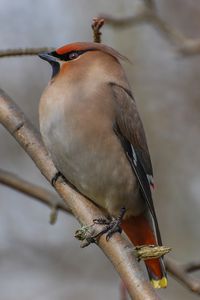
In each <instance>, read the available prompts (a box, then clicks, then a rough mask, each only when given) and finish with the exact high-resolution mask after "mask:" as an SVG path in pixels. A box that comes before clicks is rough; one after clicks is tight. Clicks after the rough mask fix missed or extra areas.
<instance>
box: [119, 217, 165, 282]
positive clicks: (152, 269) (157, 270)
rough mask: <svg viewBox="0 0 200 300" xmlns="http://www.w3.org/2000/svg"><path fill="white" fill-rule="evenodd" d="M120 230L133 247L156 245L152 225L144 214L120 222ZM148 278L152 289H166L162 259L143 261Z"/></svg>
mask: <svg viewBox="0 0 200 300" xmlns="http://www.w3.org/2000/svg"><path fill="white" fill-rule="evenodd" d="M121 226H122V229H123V230H124V232H125V233H126V235H127V236H128V238H129V239H130V240H131V242H132V243H133V244H134V245H135V246H139V245H157V244H158V242H157V238H156V233H155V231H154V229H153V224H151V221H150V220H149V217H148V216H147V215H146V214H141V215H139V216H136V217H130V218H128V219H125V220H123V221H122V224H121ZM145 265H146V268H147V271H148V274H149V278H150V280H151V283H152V285H153V287H154V288H165V287H167V277H166V271H165V266H164V262H163V258H157V259H149V260H145Z"/></svg>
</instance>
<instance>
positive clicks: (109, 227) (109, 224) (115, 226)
mask: <svg viewBox="0 0 200 300" xmlns="http://www.w3.org/2000/svg"><path fill="white" fill-rule="evenodd" d="M125 212H126V209H125V207H122V208H121V209H120V214H119V216H118V217H117V218H109V219H102V218H101V219H95V220H94V223H95V224H100V225H105V227H104V228H103V229H102V230H101V231H100V232H99V233H98V234H96V235H95V236H93V238H98V237H100V236H101V235H103V234H104V233H106V240H107V241H108V240H109V239H110V238H111V236H112V235H113V234H114V233H115V232H119V233H121V232H122V229H121V227H120V225H121V221H122V219H123V216H124V214H125Z"/></svg>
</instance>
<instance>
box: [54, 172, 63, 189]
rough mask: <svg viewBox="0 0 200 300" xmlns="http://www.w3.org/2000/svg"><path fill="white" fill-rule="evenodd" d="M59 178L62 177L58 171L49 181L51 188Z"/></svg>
mask: <svg viewBox="0 0 200 300" xmlns="http://www.w3.org/2000/svg"><path fill="white" fill-rule="evenodd" d="M59 177H64V176H63V175H62V173H61V172H60V171H58V172H57V173H56V174H55V175H54V176H53V178H52V179H51V184H52V186H54V185H55V183H56V181H57V180H58V178H59Z"/></svg>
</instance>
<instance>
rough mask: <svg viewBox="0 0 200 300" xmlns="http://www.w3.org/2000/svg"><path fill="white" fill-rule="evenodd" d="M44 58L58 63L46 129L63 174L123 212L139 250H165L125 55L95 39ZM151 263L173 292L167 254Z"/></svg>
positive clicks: (44, 107) (46, 101)
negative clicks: (149, 247) (157, 247)
mask: <svg viewBox="0 0 200 300" xmlns="http://www.w3.org/2000/svg"><path fill="white" fill-rule="evenodd" d="M39 57H40V58H41V59H43V60H46V61H47V62H48V63H50V64H51V66H52V77H51V80H50V81H49V83H48V85H47V87H46V88H45V90H44V92H43V93H42V96H41V99H40V104H39V123H40V131H41V135H42V138H43V141H44V144H45V146H46V148H47V149H48V151H49V153H50V155H51V157H52V160H53V162H54V164H55V166H56V167H57V168H58V170H59V172H60V174H62V175H63V176H64V177H65V178H66V179H67V181H68V182H69V183H70V184H72V185H73V186H74V187H75V188H76V189H77V190H78V191H79V192H80V193H82V194H83V195H85V196H86V197H87V198H89V199H90V200H91V201H92V202H94V203H95V204H96V205H97V206H99V207H101V208H102V209H104V211H105V212H106V213H107V214H108V215H109V216H111V217H112V218H118V216H119V214H120V212H121V216H123V217H122V220H121V228H122V229H123V230H124V232H125V234H126V235H127V236H128V238H129V239H130V240H131V242H132V243H133V244H134V245H152V244H153V245H160V246H161V245H162V240H161V235H160V231H159V227H158V221H157V217H156V213H155V209H154V204H153V197H152V189H153V187H154V181H153V170H152V163H151V159H150V154H149V150H148V146H147V140H146V136H145V131H144V127H143V123H142V121H141V118H140V115H139V112H138V109H137V107H136V102H135V99H134V97H133V94H132V92H131V88H130V84H129V82H128V79H127V77H126V74H125V71H124V68H123V66H122V61H126V60H127V59H126V57H124V56H123V55H121V54H120V53H119V52H118V51H116V50H114V49H113V48H111V47H109V46H107V45H104V44H100V43H92V42H74V43H71V44H67V45H64V46H62V47H59V48H57V49H56V50H54V51H51V52H44V53H40V54H39ZM111 231H112V230H111ZM109 237H110V236H109ZM145 265H146V268H147V271H148V275H149V278H150V280H151V283H152V285H153V286H154V287H155V288H163V287H166V286H167V275H166V270H165V265H164V261H163V257H161V258H157V259H149V260H146V261H145Z"/></svg>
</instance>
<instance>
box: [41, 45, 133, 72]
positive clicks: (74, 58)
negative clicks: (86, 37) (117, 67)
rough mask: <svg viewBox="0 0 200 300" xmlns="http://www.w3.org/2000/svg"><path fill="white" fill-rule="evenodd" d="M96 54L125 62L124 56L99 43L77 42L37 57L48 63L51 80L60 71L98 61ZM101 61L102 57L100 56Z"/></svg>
mask: <svg viewBox="0 0 200 300" xmlns="http://www.w3.org/2000/svg"><path fill="white" fill-rule="evenodd" d="M98 53H101V54H102V53H103V54H105V55H106V56H107V57H108V56H110V57H112V58H114V59H115V60H117V61H118V60H119V59H123V60H127V59H126V58H125V57H124V56H122V55H121V54H119V53H118V52H117V51H116V50H114V49H113V48H111V47H108V46H106V45H103V44H99V43H86V42H77V43H73V44H68V45H65V46H63V47H61V48H58V49H56V50H55V51H52V52H44V53H40V54H39V57H40V58H41V59H44V60H46V61H48V62H49V63H50V64H51V66H52V69H53V73H52V78H53V77H55V76H56V75H57V74H59V72H60V71H61V69H62V68H63V67H64V68H65V69H66V67H67V69H68V70H69V69H72V67H73V68H74V67H75V68H78V67H79V66H84V67H85V66H86V65H88V64H89V63H90V62H92V61H93V62H94V60H98V59H99V55H98ZM101 59H102V56H101Z"/></svg>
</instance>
